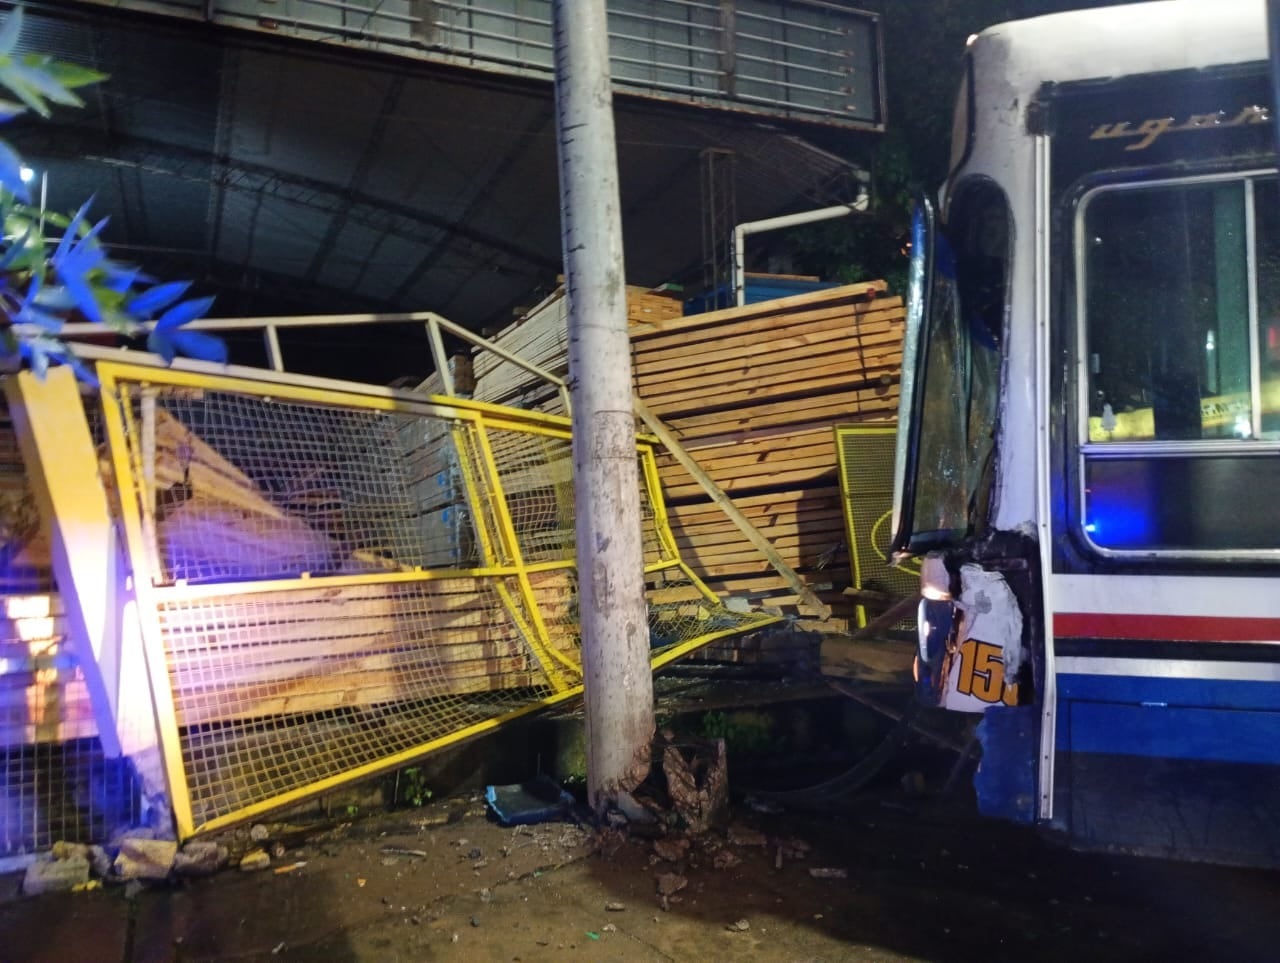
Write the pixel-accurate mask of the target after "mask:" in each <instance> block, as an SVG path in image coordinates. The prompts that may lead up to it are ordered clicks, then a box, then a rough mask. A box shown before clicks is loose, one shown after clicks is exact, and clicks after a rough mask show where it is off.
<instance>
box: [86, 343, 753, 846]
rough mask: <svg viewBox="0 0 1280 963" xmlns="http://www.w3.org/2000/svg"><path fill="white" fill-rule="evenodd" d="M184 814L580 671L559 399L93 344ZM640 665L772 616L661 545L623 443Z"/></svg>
mask: <svg viewBox="0 0 1280 963" xmlns="http://www.w3.org/2000/svg"><path fill="white" fill-rule="evenodd" d="M97 371H98V376H99V378H100V380H101V386H102V387H101V398H102V414H103V424H104V430H105V437H106V444H105V446H104V449H103V463H104V477H106V478H107V479H108V482H109V484H108V488H109V496H110V497H111V499H112V500H113V504H114V506H115V508H114V511H116V512H118V513H119V517H120V519H121V521H122V523H123V529H124V532H125V542H126V546H127V552H128V558H129V564H130V567H131V569H132V571H133V576H134V578H133V588H134V592H135V594H136V603H137V610H138V615H139V625H140V627H141V636H142V645H143V648H144V651H145V654H146V664H147V671H148V674H149V677H150V682H151V689H152V692H151V695H152V698H153V699H154V701H155V706H156V710H157V719H158V724H159V729H160V743H161V748H162V751H163V755H164V759H165V769H166V773H167V777H168V783H169V790H170V794H171V803H172V806H173V810H174V816H175V818H176V821H177V824H178V830H179V834H180V836H182V837H186V836H190V835H192V834H195V833H198V832H201V831H204V830H211V829H215V828H218V827H220V826H225V825H227V824H229V823H232V822H235V821H239V820H242V819H245V818H249V817H251V816H253V815H255V814H257V813H260V812H263V811H265V810H268V809H272V808H275V807H278V806H281V805H284V804H287V803H290V802H293V801H296V800H300V799H302V798H304V797H306V796H309V795H312V794H315V793H318V792H322V791H325V790H327V789H330V788H333V787H335V786H337V785H340V784H342V783H345V782H348V781H351V780H355V779H358V778H362V777H365V776H369V775H372V774H374V773H376V772H378V771H381V770H384V769H388V768H391V767H394V766H397V765H401V764H403V763H405V762H407V761H409V760H410V759H413V758H415V757H417V756H420V755H422V754H424V753H426V752H428V751H430V750H432V749H435V748H439V747H443V746H447V745H450V744H452V743H455V742H457V741H459V740H461V739H465V738H468V737H471V736H473V735H476V734H479V733H482V732H484V731H487V730H489V729H492V728H494V727H496V726H498V725H500V724H502V723H503V722H505V721H507V720H511V719H514V718H516V717H518V716H521V715H523V714H526V713H528V712H530V711H533V710H535V709H538V708H540V707H545V706H548V705H551V704H553V703H556V702H560V701H563V700H566V699H570V698H573V697H574V696H576V695H578V694H579V693H580V692H581V685H582V673H581V658H580V640H579V631H578V619H577V612H576V599H577V592H576V580H577V569H576V564H575V559H574V528H573V517H574V512H573V479H572V457H571V445H570V433H569V423H568V422H567V421H566V420H565V419H563V418H559V417H554V416H547V415H538V414H533V413H528V412H521V411H515V410H513V409H506V408H499V407H495V406H488V405H483V404H479V403H473V402H466V401H461V400H455V399H452V398H439V397H436V398H424V397H422V396H418V397H414V396H412V395H411V394H409V393H395V392H388V391H378V392H371V393H362V392H360V391H358V390H355V389H356V386H351V390H342V389H341V388H340V387H337V388H329V387H326V388H319V387H316V386H314V385H309V384H306V383H303V382H302V381H298V382H297V383H290V382H289V381H288V379H279V378H277V379H274V380H271V379H264V380H257V379H255V378H253V377H247V376H246V377H231V376H224V375H217V374H208V373H197V372H194V371H190V370H178V369H161V368H154V367H150V366H145V365H139V366H135V365H128V364H121V363H117V362H100V363H99V364H98V367H97ZM637 459H638V465H639V471H638V472H637V477H638V482H639V484H640V486H641V492H642V505H643V513H642V514H643V525H644V546H645V572H646V579H647V584H648V588H649V603H650V604H649V612H650V632H651V640H652V645H653V660H652V662H653V665H654V667H655V668H657V667H659V666H661V665H662V664H665V663H667V662H669V661H671V660H673V659H675V658H678V657H679V656H680V655H682V654H684V653H686V652H689V651H691V650H693V649H694V648H697V647H699V646H701V645H704V644H706V643H708V642H710V641H713V640H714V639H717V638H721V637H723V636H725V635H728V634H732V633H736V632H741V631H744V630H748V629H753V628H757V627H762V626H764V625H766V624H768V623H769V622H772V621H774V619H772V618H770V617H768V616H763V615H760V614H748V613H737V612H731V611H729V610H728V609H727V608H725V606H724V605H722V604H721V602H720V601H719V600H718V599H717V598H716V596H715V595H714V594H712V593H711V592H710V591H708V590H707V589H706V587H705V586H704V585H703V584H702V583H701V581H700V580H699V579H698V578H697V576H696V575H695V574H694V573H693V572H692V571H691V570H690V569H689V568H688V566H687V565H685V564H684V562H683V561H682V560H681V559H680V557H679V554H678V552H677V551H676V548H675V542H674V539H673V538H672V536H671V532H670V530H669V528H668V526H667V520H666V514H665V509H664V507H663V502H662V495H661V491H660V489H659V486H658V475H657V470H656V467H655V463H654V453H653V447H652V443H651V442H650V441H649V440H647V439H643V438H642V439H641V440H640V441H639V443H638V450H637Z"/></svg>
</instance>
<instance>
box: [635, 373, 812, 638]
mask: <svg viewBox="0 0 1280 963" xmlns="http://www.w3.org/2000/svg"><path fill="white" fill-rule="evenodd" d="M635 409H636V414H637V415H639V417H640V420H641V421H643V422H644V423H645V425H646V426H647V427H648V429H649V430H650V431H652V432H653V433H654V434H655V435H656V436H657V437H658V440H659V441H661V442H662V444H663V445H664V446H665V447H666V449H667V450H668V451H669V452H671V454H672V455H674V456H675V457H676V459H677V460H678V461H679V462H680V464H681V465H682V466H683V467H684V470H685V471H687V472H688V473H689V474H690V475H692V476H693V477H694V478H695V479H696V480H697V481H698V483H699V484H700V485H702V487H703V489H704V490H705V491H706V493H707V494H708V495H709V496H711V500H712V501H714V502H715V503H716V504H717V505H719V506H720V508H722V509H723V510H724V512H725V514H726V515H728V516H729V517H730V518H731V519H733V522H734V524H736V525H737V526H738V528H739V529H741V531H742V534H743V535H745V536H746V537H747V539H748V540H749V541H750V542H751V544H752V545H754V546H755V547H756V548H758V549H759V550H760V552H761V553H762V554H763V555H764V557H765V558H767V559H768V560H769V564H770V565H772V566H773V568H774V570H775V571H777V572H778V574H779V575H781V576H782V577H783V578H784V579H785V580H786V582H787V584H788V585H789V586H791V588H792V589H793V590H794V591H795V593H796V594H797V595H799V596H801V597H802V598H803V599H804V600H805V606H806V607H807V608H809V609H811V610H812V611H813V612H814V613H815V614H816V615H818V617H819V618H823V619H827V618H830V617H831V608H830V606H828V605H827V604H826V603H825V602H823V601H822V600H821V599H819V598H818V597H817V596H816V595H814V594H813V592H812V591H811V590H810V589H809V586H808V585H806V584H805V583H804V580H803V579H802V578H800V576H799V575H798V574H797V573H796V571H795V569H793V568H792V567H791V566H790V565H788V564H787V563H786V562H785V561H784V560H783V558H782V556H781V555H779V554H778V552H777V551H776V550H775V549H774V547H773V545H772V543H770V541H769V540H768V539H767V538H765V537H764V535H762V534H761V533H760V532H759V530H758V529H757V528H756V527H755V526H754V525H752V524H751V522H750V521H749V520H748V519H747V517H746V516H745V515H743V514H742V512H740V511H739V510H738V507H737V506H736V505H734V503H733V499H731V498H730V497H729V496H728V495H726V494H725V493H724V492H723V491H722V490H721V489H720V487H719V486H718V485H717V484H716V483H715V482H714V481H712V480H711V478H710V477H709V476H708V475H707V473H706V472H704V471H703V470H702V468H701V467H700V466H699V465H698V463H697V462H696V461H695V460H694V458H693V456H692V455H690V454H689V453H688V452H687V451H685V449H684V446H683V445H681V444H680V442H679V441H678V440H677V439H676V437H675V435H673V434H672V433H671V432H670V431H668V430H667V426H666V425H665V424H663V423H662V422H661V421H660V420H659V419H658V417H657V416H656V415H655V414H654V413H653V412H651V411H650V410H649V407H648V406H647V405H646V404H645V403H644V402H643V401H642V400H641V399H640V398H639V397H638V396H637V397H636V398H635Z"/></svg>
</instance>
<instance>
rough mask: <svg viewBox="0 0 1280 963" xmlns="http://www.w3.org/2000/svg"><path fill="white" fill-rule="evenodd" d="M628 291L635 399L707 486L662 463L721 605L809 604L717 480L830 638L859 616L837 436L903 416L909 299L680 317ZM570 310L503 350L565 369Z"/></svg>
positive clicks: (482, 394)
mask: <svg viewBox="0 0 1280 963" xmlns="http://www.w3.org/2000/svg"><path fill="white" fill-rule="evenodd" d="M627 296H628V308H629V310H628V315H629V319H630V333H631V344H632V364H633V370H634V378H635V391H636V395H637V396H638V397H639V398H640V399H641V400H642V401H643V402H644V404H645V406H646V407H647V408H648V409H649V411H650V412H651V413H652V414H653V415H655V416H656V417H657V418H658V419H660V420H661V422H662V424H663V426H664V427H665V428H666V429H667V430H668V431H669V434H670V435H672V436H673V437H674V439H675V441H676V442H677V443H678V444H679V445H680V446H681V447H683V448H684V449H685V451H686V452H687V453H688V454H689V455H691V456H692V458H693V460H694V462H696V465H697V468H698V469H699V472H698V474H700V475H701V476H702V477H701V478H699V477H695V475H694V474H691V473H690V471H688V470H687V469H685V468H684V467H682V466H681V464H680V462H679V461H677V459H676V458H675V457H674V456H673V455H671V454H670V453H669V452H663V453H662V454H660V456H659V470H660V473H661V477H662V484H663V491H664V494H665V497H666V500H667V502H668V506H669V513H670V517H671V521H672V528H673V530H674V534H675V537H676V541H677V544H678V546H679V548H680V551H681V553H682V555H683V557H684V559H685V560H686V561H687V562H689V564H690V565H691V566H692V568H693V569H694V571H695V572H697V573H698V574H699V575H700V576H701V577H702V578H703V579H704V580H705V581H706V582H707V584H708V585H709V586H710V587H711V588H712V589H713V590H714V591H716V592H717V593H719V594H720V595H722V596H725V597H728V596H736V597H741V598H746V599H748V600H750V601H752V602H754V603H757V604H761V605H771V606H777V607H781V608H783V609H787V608H788V607H790V606H796V605H797V603H798V602H799V601H800V596H799V594H798V592H797V587H796V584H795V583H794V582H793V581H789V580H788V579H787V578H786V577H784V576H783V575H781V574H780V573H779V572H778V571H777V570H776V568H775V567H774V566H773V565H771V564H770V562H769V561H768V560H767V559H766V558H765V556H764V554H763V553H762V552H761V551H760V550H759V549H758V548H756V547H755V546H753V545H752V544H751V542H750V540H749V539H748V538H747V537H746V536H744V535H743V533H742V532H741V530H740V529H739V528H738V526H737V525H735V524H734V523H733V522H732V521H731V520H730V519H729V517H728V516H727V514H726V513H725V511H724V510H723V509H722V508H721V507H720V506H719V505H717V504H716V503H715V501H714V500H713V498H712V497H711V496H709V495H708V494H707V489H706V486H705V484H704V482H705V481H706V480H709V481H710V482H711V483H713V484H714V485H715V486H717V487H718V488H719V489H720V490H721V491H722V492H723V493H724V494H725V495H727V496H728V498H729V499H730V500H731V501H732V503H733V506H734V507H736V509H737V510H738V511H740V512H741V513H742V514H743V515H745V516H746V518H747V519H748V521H749V522H750V523H751V524H752V525H753V526H754V527H755V528H756V529H757V530H758V531H759V532H760V533H762V534H763V535H764V536H765V537H766V538H767V539H768V541H769V542H770V543H771V544H772V546H773V548H774V549H775V550H776V551H777V553H778V554H779V555H781V556H782V559H783V561H784V562H785V563H786V565H788V566H789V567H791V568H792V569H793V570H794V571H795V572H797V573H798V574H799V577H800V581H801V584H802V587H803V588H807V589H809V590H812V591H813V592H815V593H816V594H817V596H818V598H819V599H820V600H821V601H822V602H825V603H826V604H827V605H829V606H830V607H831V608H832V610H833V614H834V616H835V618H834V619H832V620H831V621H830V622H828V623H826V624H824V625H823V626H821V628H822V630H823V631H843V630H844V629H846V628H847V627H848V621H847V620H848V619H850V618H852V617H853V616H854V607H853V602H852V600H851V599H850V597H849V596H848V595H846V594H844V592H843V590H844V589H845V588H847V587H848V586H850V585H851V584H852V572H851V564H850V560H849V553H848V549H847V546H846V544H845V543H846V534H845V523H844V515H843V511H842V505H841V494H840V485H839V478H838V473H837V460H836V451H835V445H834V439H833V431H832V429H833V427H834V426H835V425H837V424H850V423H859V422H867V423H886V422H888V423H892V422H893V421H894V419H895V418H896V417H897V407H898V379H899V373H900V368H901V363H902V336H903V325H904V321H905V316H904V310H903V305H902V300H901V299H900V298H898V297H893V296H889V295H888V294H887V293H886V291H885V288H884V284H883V283H882V282H879V281H872V282H868V283H864V284H855V285H848V286H844V287H838V288H830V289H825V290H821V291H816V292H811V293H806V294H800V295H795V296H793V297H787V298H781V299H778V300H775V301H768V302H763V303H758V304H752V305H747V306H744V307H741V308H729V309H725V310H722V311H716V312H711V313H707V314H700V315H692V316H688V317H685V316H682V315H681V314H679V311H678V308H679V305H678V303H677V302H675V301H674V300H673V299H671V298H668V297H666V296H665V295H662V294H654V293H650V292H644V291H642V290H640V289H636V288H629V289H628V292H627ZM566 315H567V306H566V304H565V299H564V294H563V291H562V290H560V291H557V292H555V293H554V294H553V295H552V296H551V297H549V298H548V299H546V300H545V301H543V302H542V303H541V304H539V305H538V306H537V307H536V308H535V309H533V310H532V311H531V312H529V314H528V315H526V316H525V317H524V318H522V319H521V320H520V321H518V322H516V323H515V324H513V325H511V326H509V327H508V328H506V329H504V330H503V331H501V332H499V333H498V334H497V335H496V336H495V338H494V340H495V341H496V342H497V343H498V344H499V345H501V347H503V348H505V349H506V350H508V351H511V352H514V353H517V354H520V355H521V356H523V357H525V358H526V359H527V360H530V361H533V362H535V363H536V364H538V365H540V366H542V367H544V368H546V369H548V370H550V371H552V372H554V373H557V374H560V375H563V374H564V373H565V372H566V371H567V365H568V359H567V334H566V323H567V316H566ZM475 374H476V397H477V398H480V399H482V400H485V401H494V402H500V403H503V404H510V405H515V406H517V407H524V408H531V409H536V410H542V411H555V412H558V411H560V405H559V399H558V397H557V396H556V393H555V391H554V389H552V388H550V387H547V386H545V384H540V383H539V382H538V380H537V379H536V377H534V376H531V375H528V374H527V373H525V372H522V371H520V370H519V369H518V368H517V367H515V366H513V365H511V364H510V363H508V362H505V361H502V360H501V359H499V358H498V356H497V355H494V354H492V353H488V352H478V353H477V354H476V357H475ZM887 507H888V506H886V508H887ZM792 611H797V612H799V614H804V612H805V611H806V610H805V609H803V608H800V609H792ZM795 635H796V639H795V640H794V642H793V643H792V644H793V647H794V648H795V650H796V652H799V651H801V650H803V651H804V652H805V653H807V654H812V653H813V645H812V641H811V640H808V639H805V638H804V635H805V633H804V632H800V633H796V634H795ZM787 645H788V643H787V642H786V641H785V640H782V641H780V640H778V639H773V640H771V641H768V642H761V641H760V640H758V639H755V640H752V639H746V640H744V639H738V640H731V641H726V642H723V643H717V644H716V645H713V646H711V647H709V648H708V649H707V650H705V651H706V652H708V653H710V654H711V655H712V656H713V657H716V658H728V659H732V660H734V661H775V662H776V661H785V660H786V659H787V658H789V650H787ZM751 646H757V647H760V646H763V648H761V650H760V651H759V652H754V651H752V652H749V651H748V648H749V647H751ZM766 650H767V651H766ZM790 654H794V653H790Z"/></svg>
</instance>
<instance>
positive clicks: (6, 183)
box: [0, 7, 227, 381]
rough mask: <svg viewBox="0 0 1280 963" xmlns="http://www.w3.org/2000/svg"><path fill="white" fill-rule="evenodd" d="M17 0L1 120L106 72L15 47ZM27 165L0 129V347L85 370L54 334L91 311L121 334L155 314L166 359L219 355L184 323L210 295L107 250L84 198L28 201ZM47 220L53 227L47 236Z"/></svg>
mask: <svg viewBox="0 0 1280 963" xmlns="http://www.w3.org/2000/svg"><path fill="white" fill-rule="evenodd" d="M22 27H23V13H22V8H21V7H16V8H14V9H13V11H12V12H10V14H9V15H8V17H7V18H6V19H5V21H4V23H3V25H0V87H3V88H4V90H6V91H8V93H9V94H11V95H12V98H10V97H7V96H0V123H3V122H5V121H9V120H12V119H13V118H14V117H17V116H19V115H20V114H24V113H26V112H27V111H33V112H35V113H36V114H39V115H40V116H41V117H45V118H48V117H50V116H51V115H52V112H53V107H54V106H65V107H83V106H84V101H82V100H81V99H80V97H79V96H78V95H77V94H76V92H75V91H76V90H78V89H80V88H82V87H86V86H89V85H91V84H96V83H100V82H101V81H103V80H105V79H106V75H105V74H101V73H98V72H97V71H94V70H89V69H87V68H85V67H80V66H77V65H75V64H69V63H64V62H62V61H58V60H54V59H53V58H52V57H49V56H46V55H44V54H38V53H27V54H20V53H18V52H17V49H18V39H19V37H20V35H21V32H22ZM30 180H31V172H30V170H29V168H27V167H26V166H25V165H24V164H23V162H22V159H21V158H20V157H19V156H18V154H17V152H16V151H14V150H13V148H12V147H11V146H10V145H9V144H8V143H6V142H5V141H4V140H3V139H0V224H3V236H0V354H2V355H4V356H5V357H6V358H7V360H10V361H14V360H20V362H21V363H23V364H26V365H28V366H29V367H30V368H31V369H32V370H34V371H35V372H36V373H37V374H43V373H44V372H45V370H46V369H47V368H48V366H49V364H50V363H60V364H68V365H70V366H71V367H72V368H73V369H75V371H76V372H77V374H78V375H79V376H80V377H81V378H82V379H84V380H87V381H92V380H93V376H92V374H91V372H89V370H88V369H87V368H86V367H85V366H84V365H83V364H82V363H81V362H80V361H79V360H78V359H77V358H76V356H75V354H74V353H73V352H72V350H71V349H70V347H69V346H68V344H67V343H66V341H65V340H64V339H63V338H62V336H61V335H62V331H63V327H64V325H65V324H66V323H67V322H68V321H77V320H84V321H91V322H94V323H97V324H101V325H102V326H103V327H104V328H105V329H107V330H110V331H114V332H117V333H119V334H122V335H137V334H139V333H140V332H141V331H142V330H143V325H145V324H146V323H147V322H154V327H153V328H152V329H151V331H150V333H149V335H148V337H147V347H148V349H149V350H151V351H153V352H155V353H156V354H158V355H160V356H161V357H163V358H164V359H165V360H166V361H172V360H173V359H174V357H176V356H177V355H179V354H182V355H187V356H190V357H194V358H198V359H201V360H205V361H226V356H227V351H226V346H225V344H223V342H222V341H221V340H220V339H218V338H215V337H213V336H211V335H207V334H204V333H202V332H199V331H192V330H185V329H184V326H186V325H188V324H189V323H190V322H192V321H195V320H196V319H198V318H200V317H203V316H204V315H205V314H206V313H207V312H208V310H209V308H210V306H211V305H212V303H213V298H211V297H199V298H186V297H185V296H186V294H187V291H188V290H189V289H190V287H191V282H190V281H169V282H165V283H161V282H158V281H156V279H154V278H152V277H150V276H148V275H146V274H144V273H143V272H142V271H141V270H140V269H139V268H137V267H135V266H133V265H129V264H124V263H122V262H119V261H116V260H114V259H112V258H110V257H108V256H107V251H106V248H105V247H104V245H103V242H102V232H103V230H104V228H105V227H106V226H107V222H108V220H109V219H108V218H106V217H104V218H102V219H100V220H98V221H92V220H91V219H90V217H89V208H90V206H91V205H92V203H93V199H92V198H90V199H89V200H88V201H86V202H85V203H84V205H83V206H81V208H80V209H79V210H78V211H76V212H75V213H74V214H70V215H64V214H60V213H56V212H53V211H45V210H42V209H41V208H40V207H38V206H33V205H32V202H31V196H30V191H29V187H28V182H29V181H30ZM49 229H53V230H54V231H60V232H61V234H60V235H59V236H49V234H48V231H49Z"/></svg>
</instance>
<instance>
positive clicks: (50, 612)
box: [0, 593, 98, 748]
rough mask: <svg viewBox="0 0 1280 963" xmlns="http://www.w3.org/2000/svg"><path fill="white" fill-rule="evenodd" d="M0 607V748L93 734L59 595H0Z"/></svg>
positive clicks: (90, 710)
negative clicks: (67, 639)
mask: <svg viewBox="0 0 1280 963" xmlns="http://www.w3.org/2000/svg"><path fill="white" fill-rule="evenodd" d="M0 606H2V607H0V665H2V666H3V667H4V669H3V671H2V672H0V748H7V747H11V746H19V745H32V744H36V743H48V742H65V741H67V740H70V739H82V738H89V737H91V736H96V735H97V734H98V726H97V722H96V721H95V718H94V714H93V706H92V704H91V703H90V701H89V690H88V687H87V686H86V685H85V681H84V675H83V674H82V672H81V670H80V666H79V663H78V661H77V659H76V657H75V655H74V654H73V652H72V651H71V649H70V648H69V647H68V646H67V644H66V620H65V617H64V614H63V607H62V600H61V598H60V597H59V596H58V595H56V594H53V593H42V594H38V595H6V596H3V597H0Z"/></svg>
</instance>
